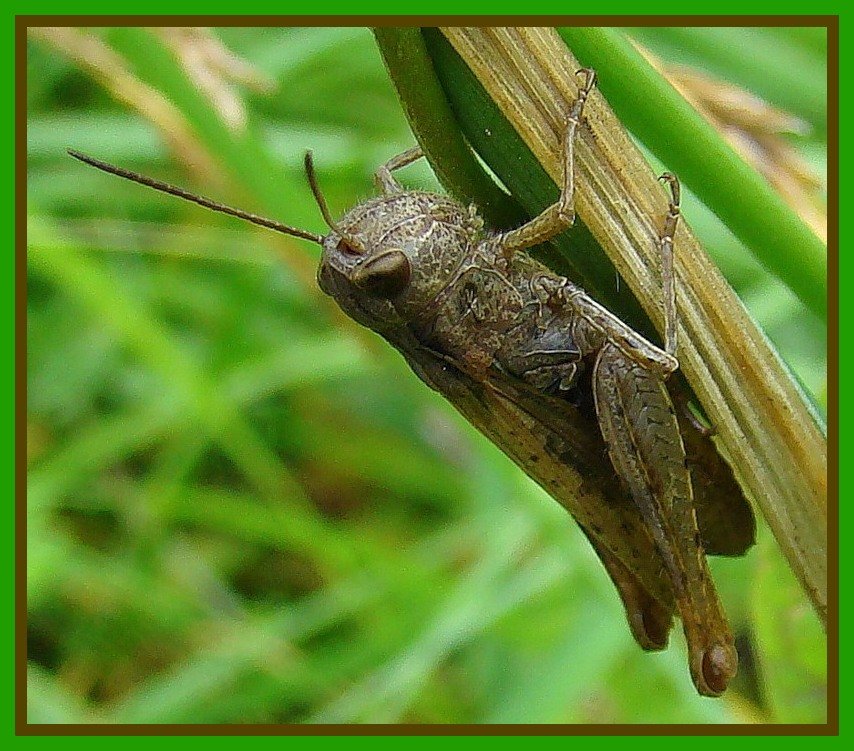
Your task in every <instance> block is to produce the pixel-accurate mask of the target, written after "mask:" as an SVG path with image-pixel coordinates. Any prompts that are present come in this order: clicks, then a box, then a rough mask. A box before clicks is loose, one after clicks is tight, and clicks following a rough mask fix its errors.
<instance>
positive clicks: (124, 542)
mask: <svg viewBox="0 0 854 751" xmlns="http://www.w3.org/2000/svg"><path fill="white" fill-rule="evenodd" d="M628 33H633V34H635V35H636V36H637V38H638V39H639V40H640V41H641V42H643V43H644V44H646V45H648V46H649V48H650V49H651V50H652V51H653V52H654V53H655V54H657V55H659V56H660V57H661V59H662V60H664V61H665V62H666V61H674V62H679V63H684V64H689V65H692V66H694V67H696V68H700V69H705V70H707V71H709V72H711V73H713V74H714V75H717V76H720V77H722V78H729V79H730V80H733V81H735V82H737V83H739V84H741V85H743V86H747V87H749V88H753V89H754V90H757V93H760V94H762V95H763V96H765V97H767V98H769V99H770V101H771V102H772V103H774V104H777V105H778V106H780V107H783V108H785V109H787V110H788V111H793V112H796V113H797V114H798V116H799V117H800V118H801V119H803V120H805V121H806V122H807V123H809V124H810V126H811V128H810V130H809V131H808V132H806V131H805V132H803V133H800V134H797V135H792V136H787V137H786V138H785V139H784V142H785V143H786V144H788V145H789V146H791V147H793V149H794V153H796V154H797V155H798V156H799V157H801V158H803V159H804V160H805V168H806V169H808V170H811V171H812V172H814V173H815V174H816V175H817V177H818V183H819V187H818V188H817V189H816V188H815V186H813V188H812V194H814V197H815V201H816V204H817V206H818V209H817V210H818V211H819V212H820V210H821V206H820V204H821V198H822V192H823V188H822V187H820V186H821V183H822V181H823V180H824V179H825V163H826V135H825V133H824V130H823V127H824V126H823V124H824V122H825V121H826V112H819V111H818V110H817V107H818V109H820V108H821V107H822V106H823V105H824V100H823V99H821V98H819V99H818V105H817V104H816V103H815V101H813V99H815V97H814V94H815V88H816V87H815V86H804V87H803V89H804V91H805V93H804V96H803V98H804V101H801V102H797V101H796V102H794V103H793V102H792V101H775V100H774V97H775V93H774V92H773V91H764V90H762V89H763V81H762V78H761V77H759V79H758V80H757V81H751V80H743V79H744V77H743V76H742V77H741V78H739V76H740V72H741V68H742V67H743V66H739V65H734V64H733V62H732V61H733V59H734V56H738V57H739V58H740V57H741V50H743V49H744V44H745V41H744V39H743V38H742V37H738V38H737V37H736V36H735V35H737V34H741V35H745V34H747V36H748V37H749V36H750V35H751V34H752V35H753V38H754V42H755V46H754V49H755V50H756V55H757V57H760V56H761V54H762V53H763V50H768V51H769V53H768V54H769V55H770V54H772V53H773V55H785V54H787V53H788V54H790V55H796V59H798V60H801V62H802V63H803V65H807V64H808V67H806V68H803V67H802V68H801V70H808V71H810V75H811V76H812V77H813V78H815V76H816V75H818V74H817V73H816V71H818V73H819V74H821V75H822V76H823V71H824V70H825V69H826V39H825V36H824V32H823V31H822V30H815V29H768V30H750V31H748V30H743V29H719V30H709V29H657V30H650V29H644V30H628ZM739 40H740V42H739V44H737V45H736V42H737V41H739ZM760 42H761V44H760ZM228 51H230V53H229V52H228ZM231 55H235V56H239V57H233V56H231ZM792 59H795V58H792ZM27 60H28V69H27V103H28V113H27V114H28V120H27V123H28V125H27V146H28V186H27V187H28V277H27V279H28V290H27V306H28V308H27V311H28V317H27V347H28V357H27V378H28V381H27V387H28V394H27V399H28V401H27V407H28V411H27V417H28V424H27V436H28V442H27V457H28V463H29V486H28V519H27V524H28V526H27V531H28V536H27V546H28V547H27V557H28V561H27V563H28V570H27V586H28V591H27V594H28V654H29V669H28V696H27V700H28V712H29V719H30V722H33V723H52V722H81V723H88V722H110V723H130V722H137V723H165V722H178V723H183V722H187V723H194V722H207V723H234V722H253V723H256V722H341V723H353V722H425V723H433V722H436V723H446V722H462V723H479V722H588V723H614V722H623V723H630V722H678V723H695V722H699V723H724V722H823V721H825V714H826V708H825V705H826V695H825V681H826V665H825V661H826V654H825V641H824V634H823V632H822V629H821V626H820V625H819V623H818V621H817V619H816V617H815V615H814V613H813V612H812V610H811V608H810V606H809V603H808V601H807V600H806V598H805V597H804V596H803V594H802V592H801V591H800V589H799V587H798V585H797V584H796V582H795V581H794V580H793V579H792V577H791V575H790V574H789V572H788V569H787V568H786V565H785V563H784V562H783V561H782V559H781V557H780V555H779V552H778V550H777V548H776V546H775V544H774V542H773V539H771V537H770V535H769V534H768V533H767V530H766V529H765V528H764V527H762V526H761V525H760V534H759V542H758V544H757V546H756V547H755V548H754V549H753V550H752V551H751V552H750V553H749V554H748V555H747V556H746V557H744V558H742V559H738V560H718V559H715V560H713V561H712V566H713V571H714V574H715V578H716V582H717V584H718V587H719V590H720V591H721V595H722V598H723V600H724V604H725V606H726V609H727V612H728V614H729V616H730V619H731V622H732V626H733V630H734V632H735V633H736V635H737V644H738V647H739V652H740V654H741V658H742V664H741V669H740V673H739V676H738V678H737V679H736V681H735V682H734V683H733V685H732V687H731V689H730V690H729V691H728V692H727V694H726V695H725V697H724V698H722V699H718V700H712V699H703V698H700V697H698V696H697V695H696V693H695V691H694V688H693V686H692V684H691V681H690V679H689V675H688V670H687V665H686V660H685V648H684V642H683V640H682V636H681V633H679V630H678V628H677V629H676V630H675V631H674V633H673V635H672V637H671V647H670V649H668V650H667V651H666V652H664V653H660V654H645V653H643V652H642V651H641V650H640V649H639V648H638V647H637V646H636V645H635V644H634V642H633V641H632V639H631V637H630V635H629V631H628V628H627V626H626V624H625V621H624V617H623V613H622V608H621V606H620V603H619V600H618V598H617V595H616V592H615V591H614V590H613V588H612V586H611V584H610V582H609V580H608V578H607V576H606V574H605V572H604V570H603V569H602V567H601V565H600V564H599V562H598V560H597V559H596V557H595V555H594V554H593V552H592V550H591V549H590V547H589V545H588V544H587V542H586V541H585V540H584V539H583V536H582V534H581V533H580V531H579V530H578V529H577V527H576V526H575V524H574V522H573V521H572V519H571V518H570V517H569V516H567V515H566V513H565V512H564V511H563V510H562V509H561V508H560V507H559V506H558V505H557V504H556V503H555V502H553V501H552V500H551V499H550V498H548V496H546V494H545V493H544V492H543V491H541V490H540V489H539V488H538V487H537V486H535V485H534V484H533V483H532V482H531V481H530V480H528V479H527V478H526V477H525V476H524V475H523V474H522V473H521V472H520V471H518V470H517V469H516V468H515V466H514V465H512V463H511V462H510V461H509V460H507V459H506V458H505V457H504V456H503V455H502V454H501V453H500V452H499V451H498V450H497V449H495V448H494V447H493V446H491V445H490V444H489V443H488V442H487V441H486V440H485V439H483V438H482V437H480V435H479V434H478V433H477V432H476V431H475V430H474V429H473V428H472V427H470V426H469V425H467V424H466V423H465V422H464V421H463V420H462V418H461V417H459V416H458V415H457V414H456V413H455V412H454V411H453V409H452V408H451V407H450V406H449V405H448V404H446V403H445V402H444V401H443V400H442V399H441V398H440V397H438V396H437V395H436V394H433V393H432V392H430V391H429V390H428V389H427V388H425V387H424V386H423V385H422V384H421V383H420V382H419V381H418V380H417V378H416V377H415V376H414V375H413V374H412V373H411V372H409V370H408V369H407V367H406V366H405V364H404V362H403V360H402V359H401V358H400V357H399V356H398V355H397V354H396V353H394V352H393V351H391V350H390V349H389V348H388V347H387V346H385V345H384V344H383V343H382V342H381V340H379V338H378V337H376V336H374V335H373V334H371V333H369V332H366V331H364V330H360V329H359V328H358V327H357V326H356V325H355V324H352V323H351V322H349V321H347V320H345V319H344V318H343V317H342V316H341V315H340V314H339V313H338V312H337V311H336V309H335V308H334V305H333V304H332V302H331V301H330V300H328V299H326V298H325V297H324V296H323V295H322V294H321V293H320V292H319V290H317V288H316V287H315V285H314V283H313V273H314V265H315V263H316V259H317V253H318V249H317V248H316V247H314V246H312V245H311V244H310V243H305V242H301V241H299V240H295V239H292V238H287V237H282V236H278V235H274V234H273V233H270V232H264V231H262V230H260V229H256V228H253V227H250V226H245V225H242V224H241V223H239V222H237V221H236V220H229V219H227V218H224V217H220V216H217V215H214V214H212V213H210V212H205V211H203V210H201V209H198V208H196V207H193V206H189V205H187V204H184V203H183V202H180V201H178V200H176V199H170V198H168V197H164V196H161V195H158V194H155V193H154V192H153V191H150V190H146V189H144V188H141V187H138V186H134V185H131V184H129V183H125V182H121V181H119V180H118V179H116V178H111V177H109V176H106V175H103V174H100V173H97V172H96V171H94V170H92V169H88V168H86V167H84V166H83V165H81V164H79V163H77V162H75V161H73V160H72V159H70V158H69V157H67V156H66V155H65V154H64V150H65V149H66V148H68V147H72V148H75V149H78V150H81V151H84V152H88V153H91V154H93V155H95V156H97V157H99V158H101V159H104V160H107V161H111V162H114V163H118V164H120V165H122V166H125V167H128V168H131V169H135V170H138V171H141V172H144V173H146V174H150V175H153V176H156V177H159V178H162V179H166V180H169V181H172V182H175V183H178V184H182V185H185V186H187V187H189V188H191V189H194V190H197V191H199V192H201V193H204V194H207V195H211V196H213V197H216V198H217V199H220V200H224V201H228V202H231V203H234V204H237V205H240V206H242V207H244V208H247V209H250V210H255V211H259V212H260V213H266V214H267V215H269V216H272V217H274V218H276V219H279V220H281V221H284V222H288V223H291V224H295V225H298V226H302V227H305V228H307V229H310V230H313V231H322V230H323V224H322V222H321V219H320V217H319V213H318V211H317V209H316V207H315V205H314V203H313V201H312V199H311V195H310V192H309V191H308V188H307V186H306V183H305V178H304V175H303V172H302V155H303V153H304V151H305V149H306V148H312V149H313V150H314V152H315V160H316V163H317V166H318V169H319V175H320V180H321V184H322V186H323V188H324V190H325V192H326V194H327V198H328V200H329V203H330V205H331V207H332V211H333V213H334V214H337V213H340V212H342V211H343V210H345V209H346V208H349V207H350V206H351V205H353V204H354V203H356V202H358V201H359V200H361V199H363V198H365V197H367V196H369V195H371V192H372V183H371V175H372V172H373V170H374V169H375V167H376V166H377V165H378V164H380V163H382V162H384V161H385V160H387V159H388V158H389V157H391V156H392V155H394V154H396V153H398V152H400V151H402V150H404V149H405V148H407V147H408V146H410V145H411V144H412V142H413V139H412V136H411V134H410V132H409V129H408V126H407V124H406V122H405V119H404V117H403V114H402V112H401V110H400V107H399V104H398V102H397V99H396V95H395V93H394V90H393V88H392V86H391V84H390V82H389V80H388V78H387V76H386V73H385V71H384V69H383V65H382V62H381V60H380V57H379V54H378V52H377V49H376V47H375V44H374V41H373V38H372V36H371V33H370V31H369V30H367V29H361V28H354V29H336V28H324V29H278V28H264V29H252V28H246V29H218V30H215V31H213V32H210V33H207V32H201V31H198V32H192V31H190V32H188V31H171V32H163V31H159V32H153V31H146V30H141V29H111V30H73V29H63V30H53V31H50V30H33V32H32V34H31V36H30V40H29V43H28V56H27ZM772 62H773V61H772ZM246 66H250V67H246ZM809 66H811V67H809ZM747 78H748V79H749V76H748V77H747ZM235 79H242V80H241V81H238V82H235ZM810 80H811V83H815V81H814V80H812V78H811V79H810ZM823 81H824V79H823V78H821V80H820V82H819V83H820V84H823ZM784 91H785V95H786V96H789V97H792V96H794V97H795V98H797V96H796V95H797V92H792V91H791V90H789V88H788V87H784ZM604 93H605V95H606V96H607V92H604ZM810 96H813V99H809V97H810ZM799 107H800V108H801V110H799ZM405 180H406V181H407V182H408V183H409V184H410V185H413V186H420V187H435V181H434V178H433V177H432V175H431V173H430V172H429V169H428V168H427V167H426V165H424V164H418V165H415V166H413V167H412V168H411V169H409V170H407V172H406V173H405ZM684 207H685V208H684V210H685V214H686V216H687V218H688V221H689V222H690V223H691V224H692V225H693V226H694V227H695V229H696V230H697V231H698V232H699V234H700V236H701V237H702V239H703V240H704V242H705V243H706V244H707V246H708V248H709V251H710V252H711V253H712V255H713V256H714V258H715V259H716V261H717V262H718V263H719V264H720V266H721V268H722V269H723V270H724V272H725V273H726V274H727V276H728V278H729V279H730V281H731V282H732V283H733V284H734V286H735V287H736V289H737V291H738V292H739V294H740V295H741V297H742V299H743V300H745V302H746V303H747V305H748V306H749V307H750V309H751V310H752V312H753V313H754V315H755V316H756V317H757V319H758V320H759V321H760V323H761V324H762V326H763V327H764V329H765V330H766V332H767V333H768V335H769V337H770V338H771V339H772V341H774V343H775V344H776V345H777V347H778V348H779V350H780V352H781V354H782V355H783V356H784V358H785V359H786V361H787V362H788V363H789V365H790V366H791V367H792V369H793V371H794V372H795V373H796V375H797V376H798V377H799V378H800V379H801V381H802V382H803V383H804V385H805V386H806V388H807V389H808V390H809V391H810V392H811V393H812V394H813V395H814V398H815V399H816V401H817V403H818V404H819V405H820V406H822V405H823V403H824V400H825V398H826V386H825V379H826V356H825V350H826V334H825V331H824V327H823V325H822V323H821V322H820V321H818V320H817V319H815V318H814V317H813V316H812V315H811V314H810V313H808V312H807V311H806V310H805V309H804V308H803V306H802V305H800V303H798V302H797V301H796V300H795V298H794V297H793V296H792V295H791V294H790V293H789V292H788V291H787V290H786V289H785V288H784V287H783V286H782V285H781V284H780V283H779V282H776V281H775V280H773V279H772V278H770V277H769V276H768V275H767V274H765V272H764V271H762V269H761V268H760V267H759V266H758V265H757V264H756V263H755V262H754V261H751V260H750V259H749V257H748V256H747V254H746V253H745V252H744V250H743V248H741V246H740V245H739V243H738V242H737V241H736V240H735V239H734V238H733V237H732V235H731V234H730V233H729V232H728V231H727V230H726V228H725V227H723V225H721V224H720V223H719V222H718V221H717V220H716V219H715V218H714V217H713V216H712V215H711V214H710V212H708V210H706V209H704V207H702V206H700V205H697V203H696V201H694V200H692V197H691V196H690V195H689V196H687V197H686V198H685V200H684Z"/></svg>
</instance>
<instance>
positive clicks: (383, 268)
mask: <svg viewBox="0 0 854 751" xmlns="http://www.w3.org/2000/svg"><path fill="white" fill-rule="evenodd" d="M411 277H412V265H411V264H410V263H409V259H408V258H407V257H406V254H405V253H404V252H403V251H402V250H387V251H385V252H384V253H382V254H380V255H378V256H374V257H373V258H369V259H367V260H366V261H365V262H364V263H363V264H362V265H361V266H359V267H358V268H357V269H355V270H354V272H353V276H352V280H353V284H355V285H356V286H357V287H358V288H359V289H361V290H364V291H365V292H367V293H368V294H369V295H373V296H374V297H384V298H388V299H390V298H392V297H397V296H398V295H399V294H400V293H401V292H403V291H404V290H405V289H406V288H407V287H408V286H409V280H410V278H411Z"/></svg>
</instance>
